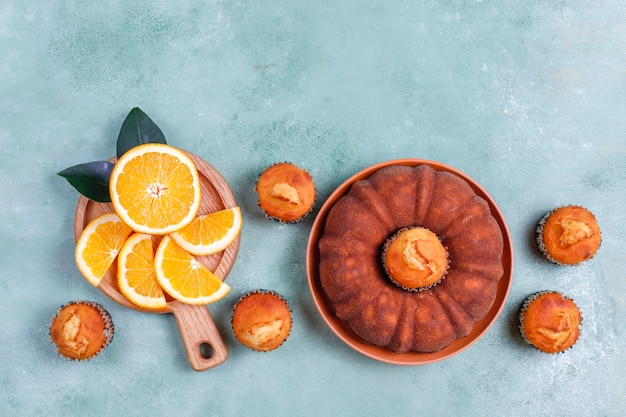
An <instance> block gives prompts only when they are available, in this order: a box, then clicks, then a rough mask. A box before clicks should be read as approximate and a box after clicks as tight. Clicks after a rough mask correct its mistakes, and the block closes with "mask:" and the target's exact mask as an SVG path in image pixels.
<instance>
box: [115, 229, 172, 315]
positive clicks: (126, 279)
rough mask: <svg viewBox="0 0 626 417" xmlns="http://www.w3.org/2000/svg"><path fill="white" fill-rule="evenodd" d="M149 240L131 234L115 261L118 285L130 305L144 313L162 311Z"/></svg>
mask: <svg viewBox="0 0 626 417" xmlns="http://www.w3.org/2000/svg"><path fill="white" fill-rule="evenodd" d="M154 250H155V247H154V244H153V243H152V236H151V235H146V234H144V233H134V234H132V235H131V236H130V237H129V238H128V239H126V242H124V245H123V246H122V248H121V249H120V253H119V255H118V257H117V283H118V286H119V288H120V292H121V293H122V294H124V296H125V297H126V298H127V299H128V301H130V302H131V303H133V304H135V305H136V306H139V307H142V308H145V309H147V310H165V309H166V308H167V304H166V300H165V294H163V289H162V288H161V285H159V282H158V281H157V278H156V273H155V270H154Z"/></svg>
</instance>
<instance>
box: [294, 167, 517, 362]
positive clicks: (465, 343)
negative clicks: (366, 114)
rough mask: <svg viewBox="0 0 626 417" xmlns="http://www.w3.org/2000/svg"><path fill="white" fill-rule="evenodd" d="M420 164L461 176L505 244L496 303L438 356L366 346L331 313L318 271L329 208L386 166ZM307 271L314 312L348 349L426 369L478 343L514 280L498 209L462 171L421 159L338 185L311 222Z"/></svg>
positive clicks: (507, 238) (505, 229)
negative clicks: (479, 199)
mask: <svg viewBox="0 0 626 417" xmlns="http://www.w3.org/2000/svg"><path fill="white" fill-rule="evenodd" d="M420 164H427V165H429V166H431V167H432V168H433V169H435V170H437V171H447V172H452V173H454V174H456V175H458V176H460V177H461V178H463V179H465V180H466V181H467V182H468V183H469V184H470V186H471V187H472V188H473V189H474V191H475V192H476V194H477V195H479V196H480V197H482V198H484V199H485V201H487V203H488V204H489V207H490V209H491V213H492V215H493V216H494V218H495V219H496V221H497V222H498V225H499V226H500V229H501V230H502V237H503V240H504V247H503V254H502V266H503V267H504V274H503V276H502V278H501V279H500V281H499V283H498V288H497V293H496V299H495V301H494V304H493V306H492V307H491V309H490V310H489V312H488V313H487V315H486V316H485V317H484V318H483V319H482V320H480V321H478V322H477V323H476V324H475V325H474V327H473V329H472V331H471V332H470V334H469V335H467V336H465V337H463V338H460V339H457V340H455V341H454V342H453V343H452V344H450V345H449V346H447V347H446V348H444V349H442V350H440V351H438V352H433V353H419V352H407V353H395V352H393V351H392V350H390V349H386V348H381V347H378V346H374V345H371V344H369V343H367V342H365V341H364V340H362V339H361V338H360V337H358V336H357V335H355V334H354V333H353V332H352V329H350V327H348V325H347V324H346V323H345V322H343V321H342V320H340V319H339V318H337V316H335V313H334V312H333V309H332V307H331V305H330V303H329V301H328V299H327V298H326V295H325V293H324V290H323V288H322V286H321V283H320V278H319V270H318V265H319V249H318V243H319V240H320V238H321V237H322V234H323V232H324V223H325V222H326V216H327V215H328V212H329V211H330V209H331V207H332V206H333V205H334V204H335V203H336V202H337V201H338V200H339V199H340V198H341V197H343V196H344V195H345V194H346V193H347V192H348V190H349V189H350V187H351V186H352V184H353V183H355V182H356V181H358V180H361V179H364V178H368V177H369V176H370V175H372V174H373V173H374V172H376V171H378V170H379V169H381V168H384V167H387V166H392V165H405V166H417V165H420ZM306 268H307V269H306V272H307V280H308V284H309V290H310V291H311V295H312V297H313V301H314V303H315V305H316V307H317V310H318V311H319V313H320V315H321V316H322V319H323V320H324V321H325V322H326V324H327V325H328V326H329V327H330V329H331V330H332V331H333V332H334V333H335V334H336V335H337V337H339V339H341V340H342V341H343V342H344V343H346V344H347V345H348V346H350V347H352V348H353V349H354V350H356V351H358V352H360V353H362V354H363V355H365V356H368V357H370V358H372V359H376V360H378V361H381V362H387V363H391V364H395V365H425V364H428V363H433V362H437V361H441V360H444V359H447V358H450V357H451V356H454V355H456V354H458V353H460V352H462V351H463V350H465V349H467V348H468V347H469V346H471V345H472V344H473V343H475V342H476V341H477V340H478V339H480V338H481V337H482V336H483V335H484V334H485V333H486V332H487V330H488V329H489V328H490V327H491V325H492V324H493V323H494V322H495V321H496V319H497V318H498V315H499V314H500V312H501V311H502V308H503V307H504V304H505V302H506V299H507V296H508V293H509V288H510V286H511V279H512V277H513V245H512V242H511V236H510V234H509V230H508V227H507V225H506V223H505V221H504V217H503V216H502V213H501V212H500V210H499V209H498V207H497V205H496V204H495V202H494V201H493V199H492V198H491V197H490V196H489V195H488V194H487V192H486V191H485V190H484V189H483V188H482V187H481V186H480V185H479V184H478V183H476V181H474V180H473V179H471V178H470V177H468V176H467V175H466V174H464V173H462V172H461V171H459V170H457V169H454V168H452V167H450V166H447V165H444V164H442V163H439V162H434V161H429V160H423V159H399V160H392V161H387V162H383V163H380V164H376V165H373V166H371V167H369V168H366V169H364V170H362V171H360V172H358V173H356V174H355V175H353V176H352V177H350V178H349V179H348V180H346V181H345V182H344V183H343V184H341V185H340V186H339V187H338V188H337V189H336V190H335V191H334V192H333V193H332V194H331V195H330V196H329V197H328V199H327V200H326V202H325V203H324V204H323V206H322V208H321V209H320V211H319V213H318V214H317V217H316V218H315V221H314V222H313V226H312V228H311V233H310V235H309V241H308V244H307V251H306Z"/></svg>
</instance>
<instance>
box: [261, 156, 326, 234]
mask: <svg viewBox="0 0 626 417" xmlns="http://www.w3.org/2000/svg"><path fill="white" fill-rule="evenodd" d="M255 191H256V192H257V194H258V196H259V201H258V204H259V207H260V208H261V210H263V212H265V214H266V215H267V216H268V217H270V218H273V219H275V220H278V221H281V222H285V223H293V222H297V221H299V220H301V219H302V218H304V217H305V216H306V215H308V214H309V213H310V212H311V210H313V205H314V204H315V198H316V196H317V193H316V189H315V183H314V182H313V178H312V177H311V175H310V174H309V173H308V172H307V171H305V170H304V169H302V168H299V167H297V166H296V165H294V164H292V163H289V162H280V163H277V164H275V165H272V166H271V167H269V168H267V169H266V170H265V171H263V172H262V173H261V175H260V176H259V179H258V181H257V183H256V186H255Z"/></svg>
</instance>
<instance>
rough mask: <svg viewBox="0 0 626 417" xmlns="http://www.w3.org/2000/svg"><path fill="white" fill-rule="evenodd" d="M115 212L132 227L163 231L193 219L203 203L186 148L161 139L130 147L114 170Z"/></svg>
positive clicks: (112, 195) (169, 231)
mask: <svg viewBox="0 0 626 417" xmlns="http://www.w3.org/2000/svg"><path fill="white" fill-rule="evenodd" d="M109 192H110V194H111V202H112V203H113V207H114V208H115V212H116V213H117V214H118V215H119V216H120V218H121V219H122V220H123V221H124V222H126V224H128V225H129V226H130V227H131V228H132V229H133V230H135V231H137V232H141V233H147V234H154V235H163V234H167V233H171V232H173V231H175V230H178V229H180V228H181V227H184V226H186V225H188V224H189V223H191V221H192V220H193V219H194V218H195V217H196V214H197V213H198V208H199V207H200V195H201V191H200V180H199V177H198V170H197V168H196V166H195V164H194V163H193V161H192V160H191V158H189V157H188V156H187V155H186V154H185V153H184V152H183V151H181V150H180V149H178V148H174V147H172V146H169V145H165V144H162V143H147V144H143V145H139V146H135V147H134V148H131V149H130V150H128V151H127V152H126V153H125V154H124V155H122V156H121V157H120V159H119V160H118V161H117V163H116V164H115V166H114V167H113V170H112V172H111V178H110V180H109Z"/></svg>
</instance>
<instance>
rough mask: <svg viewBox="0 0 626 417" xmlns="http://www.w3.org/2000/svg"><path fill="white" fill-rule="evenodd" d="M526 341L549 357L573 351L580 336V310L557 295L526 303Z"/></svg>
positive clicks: (522, 321) (523, 328) (537, 296)
mask: <svg viewBox="0 0 626 417" xmlns="http://www.w3.org/2000/svg"><path fill="white" fill-rule="evenodd" d="M519 321H520V324H519V328H520V332H521V333H522V337H523V338H524V340H525V341H526V342H528V343H530V344H531V345H532V346H534V347H536V348H537V349H539V350H541V351H542V352H545V353H559V352H563V351H565V350H567V349H569V348H571V347H572V346H573V345H574V344H575V343H576V341H577V340H578V337H579V335H580V325H581V323H582V316H581V314H580V310H579V309H578V306H577V305H576V304H575V303H574V301H573V300H571V299H570V298H568V297H565V296H563V295H562V294H561V293H559V292H557V291H542V292H539V293H537V294H533V295H531V296H530V297H528V298H527V299H526V301H525V302H524V304H523V306H522V309H521V311H520V314H519Z"/></svg>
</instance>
